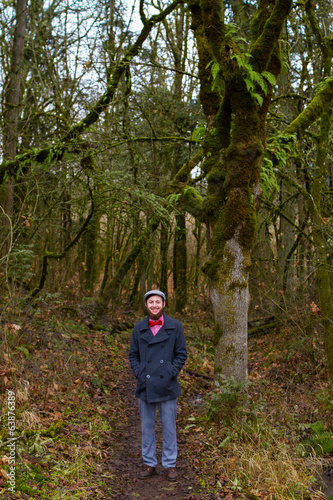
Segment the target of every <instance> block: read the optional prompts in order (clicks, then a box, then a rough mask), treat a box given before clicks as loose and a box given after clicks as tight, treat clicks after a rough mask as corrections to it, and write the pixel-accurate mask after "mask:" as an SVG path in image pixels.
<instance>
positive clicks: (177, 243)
mask: <svg viewBox="0 0 333 500" xmlns="http://www.w3.org/2000/svg"><path fill="white" fill-rule="evenodd" d="M175 219H176V230H175V235H174V244H173V283H174V289H175V309H176V311H177V312H181V311H183V309H184V308H185V306H186V302H187V247H186V219H185V211H181V213H180V214H177V215H176V217H175Z"/></svg>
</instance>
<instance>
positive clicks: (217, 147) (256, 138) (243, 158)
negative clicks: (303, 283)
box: [190, 0, 292, 380]
mask: <svg viewBox="0 0 333 500" xmlns="http://www.w3.org/2000/svg"><path fill="white" fill-rule="evenodd" d="M291 4H292V2H291V0H276V1H267V0H266V1H265V0H264V1H260V2H259V3H258V9H257V13H256V15H255V16H254V17H253V20H252V25H251V44H250V49H249V53H250V54H251V58H250V63H251V66H252V68H253V70H254V71H256V72H257V73H262V72H263V71H268V72H270V73H272V74H273V75H274V76H275V77H276V76H277V75H278V74H279V72H280V68H281V64H280V57H279V37H280V34H281V31H282V28H283V25H284V23H285V20H286V18H287V16H288V13H289V10H290V7H291ZM190 8H191V11H192V16H193V29H194V34H195V37H196V41H197V47H198V52H199V58H200V63H199V77H200V83H201V90H200V100H201V103H202V108H203V111H204V113H205V117H206V122H207V126H208V130H207V134H206V137H205V138H204V141H203V150H204V153H205V161H204V164H203V166H202V168H203V169H204V171H205V173H206V175H207V181H208V190H207V196H206V199H205V201H204V202H203V210H204V214H205V218H206V223H207V226H208V230H209V234H210V258H209V260H208V261H207V263H206V264H205V266H204V271H205V272H206V273H207V275H208V276H209V278H210V295H211V300H212V304H213V309H214V315H215V333H216V335H215V341H216V348H215V378H216V379H217V380H218V379H219V378H220V377H221V376H225V377H227V378H229V377H230V376H233V377H235V378H236V379H237V380H244V379H246V378H247V322H248V320H247V318H248V306H249V290H248V285H249V270H250V265H251V250H252V247H253V244H254V240H255V234H256V212H257V210H258V208H259V201H260V188H259V176H260V166H261V156H262V154H263V150H264V147H265V140H266V114H267V110H268V105H269V102H270V99H271V95H272V88H271V87H270V86H269V85H268V91H267V94H266V95H265V94H264V93H263V92H261V90H260V89H259V88H255V92H253V91H252V92H250V91H249V90H248V88H247V85H246V82H245V78H248V75H246V74H244V70H242V69H241V68H240V66H239V64H238V63H237V60H236V58H235V55H237V56H238V57H240V58H242V57H243V58H244V57H245V56H244V55H242V52H241V48H240V47H239V46H238V45H237V43H236V42H235V40H234V39H233V38H232V36H231V33H230V32H229V31H228V28H227V26H226V25H225V23H224V19H223V2H222V1H220V0H201V1H199V0H195V1H193V2H191V3H190ZM212 62H213V64H215V68H216V67H218V75H217V77H216V78H217V80H216V82H215V83H216V85H215V88H214V90H212V77H211V74H210V71H211V70H210V69H209V67H210V66H211V65H212ZM217 65H218V66H217ZM254 93H261V95H262V103H261V105H259V104H258V102H257V100H256V97H255V95H254Z"/></svg>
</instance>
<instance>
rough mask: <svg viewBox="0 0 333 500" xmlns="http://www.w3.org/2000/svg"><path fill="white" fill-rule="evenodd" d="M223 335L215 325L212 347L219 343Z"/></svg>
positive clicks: (217, 324) (217, 325) (220, 327)
mask: <svg viewBox="0 0 333 500" xmlns="http://www.w3.org/2000/svg"><path fill="white" fill-rule="evenodd" d="M222 335H223V328H222V326H221V325H220V324H219V323H217V322H216V323H215V327H214V337H213V345H215V346H216V345H217V344H218V343H219V341H220V338H221V337H222Z"/></svg>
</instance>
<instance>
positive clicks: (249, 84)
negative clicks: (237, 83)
mask: <svg viewBox="0 0 333 500" xmlns="http://www.w3.org/2000/svg"><path fill="white" fill-rule="evenodd" d="M250 57H252V56H251V54H248V53H245V54H233V55H232V56H231V59H235V60H236V61H237V64H238V67H239V68H240V69H241V70H244V73H245V74H244V76H243V78H244V82H245V85H246V88H247V90H248V92H249V93H250V94H251V96H252V98H253V99H255V100H256V101H257V103H258V104H259V106H262V104H263V102H264V100H263V97H262V96H261V95H260V94H258V92H255V87H256V86H257V87H259V88H260V89H261V91H262V92H263V93H264V94H265V95H267V92H268V84H270V85H275V83H276V78H275V76H274V75H273V74H272V73H270V72H269V71H263V72H262V73H258V71H255V70H254V69H253V68H252V66H251V64H250V63H249V61H248V60H247V59H249V58H250Z"/></svg>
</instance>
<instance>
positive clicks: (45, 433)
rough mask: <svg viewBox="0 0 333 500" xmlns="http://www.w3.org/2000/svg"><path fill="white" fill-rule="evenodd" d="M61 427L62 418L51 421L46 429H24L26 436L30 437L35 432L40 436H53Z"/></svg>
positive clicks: (62, 423) (62, 424)
mask: <svg viewBox="0 0 333 500" xmlns="http://www.w3.org/2000/svg"><path fill="white" fill-rule="evenodd" d="M63 427H64V422H63V421H62V420H58V421H57V422H53V423H52V424H51V425H50V427H48V428H47V429H39V430H33V429H28V430H26V431H25V435H26V437H31V436H33V435H35V434H40V435H41V436H46V437H51V438H55V436H56V435H57V434H59V433H60V432H61V431H62V429H63Z"/></svg>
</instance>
